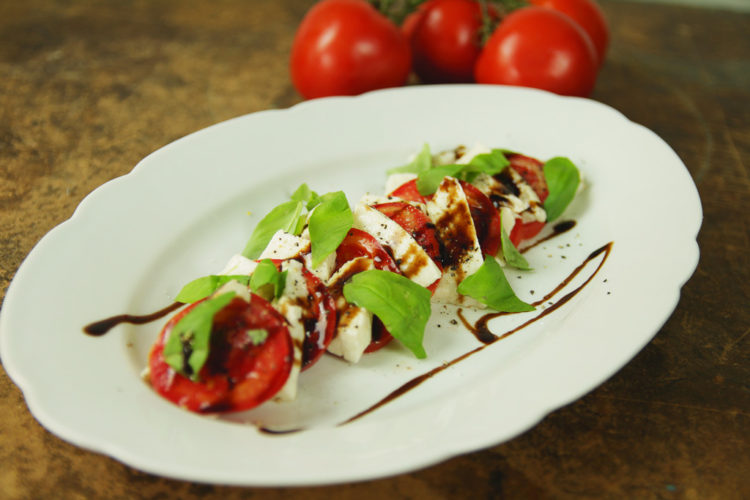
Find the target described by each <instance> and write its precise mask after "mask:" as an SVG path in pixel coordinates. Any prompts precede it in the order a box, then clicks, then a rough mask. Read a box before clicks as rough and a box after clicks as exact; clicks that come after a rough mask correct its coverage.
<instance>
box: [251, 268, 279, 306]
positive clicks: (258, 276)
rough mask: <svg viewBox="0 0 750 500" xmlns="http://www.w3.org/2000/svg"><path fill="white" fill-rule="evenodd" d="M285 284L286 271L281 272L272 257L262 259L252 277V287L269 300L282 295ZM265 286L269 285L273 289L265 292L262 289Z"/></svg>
mask: <svg viewBox="0 0 750 500" xmlns="http://www.w3.org/2000/svg"><path fill="white" fill-rule="evenodd" d="M269 285H270V286H269ZM285 285H286V271H284V272H279V270H278V269H276V265H275V264H274V263H273V261H272V260H271V259H263V260H261V261H260V262H259V263H258V267H256V268H255V271H253V274H252V276H251V277H250V289H251V290H252V291H253V292H255V293H257V294H258V295H262V296H263V297H264V298H265V299H267V300H270V299H272V298H274V297H275V298H279V297H281V294H282V293H283V291H284V286H285ZM265 286H269V289H271V290H272V291H270V292H269V293H264V292H263V290H261V289H262V288H263V287H265Z"/></svg>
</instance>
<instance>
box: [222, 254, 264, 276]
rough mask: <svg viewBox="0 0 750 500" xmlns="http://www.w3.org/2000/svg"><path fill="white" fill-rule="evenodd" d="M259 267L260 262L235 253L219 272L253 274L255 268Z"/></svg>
mask: <svg viewBox="0 0 750 500" xmlns="http://www.w3.org/2000/svg"><path fill="white" fill-rule="evenodd" d="M256 267H258V263H257V262H255V261H254V260H252V259H248V258H247V257H245V256H244V255H239V254H237V255H233V256H232V258H231V259H229V262H227V265H226V266H224V269H222V271H221V272H220V273H219V274H226V275H247V276H249V275H251V274H253V273H254V272H255V268H256Z"/></svg>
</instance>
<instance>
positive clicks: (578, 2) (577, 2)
mask: <svg viewBox="0 0 750 500" xmlns="http://www.w3.org/2000/svg"><path fill="white" fill-rule="evenodd" d="M529 2H530V3H532V4H534V5H538V6H540V7H547V8H549V9H554V10H556V11H559V12H562V13H563V14H565V15H566V16H569V17H570V18H571V19H573V21H575V22H576V23H578V25H579V26H580V27H581V28H583V30H584V31H585V32H586V33H587V34H588V35H589V37H590V38H591V42H592V43H593V44H594V49H596V57H597V61H598V63H599V65H601V64H602V63H603V62H604V57H605V56H606V54H607V47H608V46H609V25H608V24H607V19H606V18H605V17H604V12H602V9H601V8H600V7H599V5H598V4H597V3H596V2H594V1H593V0H529Z"/></svg>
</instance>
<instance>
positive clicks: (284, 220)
mask: <svg viewBox="0 0 750 500" xmlns="http://www.w3.org/2000/svg"><path fill="white" fill-rule="evenodd" d="M304 206H305V204H304V202H302V201H298V200H290V201H287V202H285V203H282V204H281V205H279V206H277V207H275V208H274V209H273V210H271V211H270V212H268V215H266V216H265V217H263V219H261V221H260V222H259V223H258V225H257V226H255V231H253V234H252V236H250V240H249V241H248V242H247V245H245V249H244V250H243V251H242V255H243V256H245V257H247V258H248V259H257V258H258V257H259V256H260V254H261V253H262V252H263V250H264V249H265V248H266V246H268V242H269V241H271V237H273V235H274V234H275V233H276V231H278V230H279V229H281V230H283V231H285V232H287V233H293V234H296V233H295V231H296V230H297V228H298V223H299V219H300V217H301V216H302V208H304Z"/></svg>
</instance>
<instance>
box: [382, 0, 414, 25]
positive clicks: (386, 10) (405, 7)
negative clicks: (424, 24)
mask: <svg viewBox="0 0 750 500" xmlns="http://www.w3.org/2000/svg"><path fill="white" fill-rule="evenodd" d="M426 1H427V0H369V2H370V4H372V6H373V7H375V8H376V9H377V10H378V11H379V12H380V13H381V14H383V15H384V16H385V17H387V18H388V19H390V20H391V21H393V23H394V24H396V25H397V26H400V25H401V23H402V22H403V21H404V19H405V18H406V16H408V15H409V14H411V13H412V12H414V11H416V10H417V8H418V7H419V6H420V5H421V4H423V3H425V2H426Z"/></svg>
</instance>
